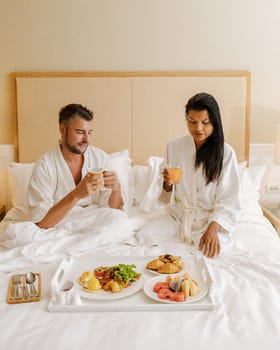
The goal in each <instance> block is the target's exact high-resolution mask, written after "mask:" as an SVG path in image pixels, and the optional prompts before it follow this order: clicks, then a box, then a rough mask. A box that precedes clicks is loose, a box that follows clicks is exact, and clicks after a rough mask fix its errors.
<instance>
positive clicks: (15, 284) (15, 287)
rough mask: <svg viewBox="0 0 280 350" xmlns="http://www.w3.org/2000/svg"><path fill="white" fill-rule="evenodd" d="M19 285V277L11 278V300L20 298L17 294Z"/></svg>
mask: <svg viewBox="0 0 280 350" xmlns="http://www.w3.org/2000/svg"><path fill="white" fill-rule="evenodd" d="M19 284H20V275H14V276H13V293H12V298H13V299H20V298H21V296H20V293H19Z"/></svg>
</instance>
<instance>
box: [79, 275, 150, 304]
mask: <svg viewBox="0 0 280 350" xmlns="http://www.w3.org/2000/svg"><path fill="white" fill-rule="evenodd" d="M142 287H143V278H142V277H140V278H139V279H138V280H137V281H136V282H134V283H133V284H132V285H131V286H129V287H127V288H124V289H123V290H122V291H121V292H118V293H112V292H110V291H105V290H103V289H100V290H98V291H96V292H92V293H89V292H85V291H83V290H80V292H79V294H80V296H81V298H85V299H91V300H116V299H121V298H126V297H128V296H130V295H132V294H135V293H136V292H138V291H139V290H140V289H141V288H142ZM80 288H82V287H80Z"/></svg>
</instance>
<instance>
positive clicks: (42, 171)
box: [27, 145, 111, 223]
mask: <svg viewBox="0 0 280 350" xmlns="http://www.w3.org/2000/svg"><path fill="white" fill-rule="evenodd" d="M108 162H109V156H108V154H107V153H105V152H104V151H102V150H101V149H99V148H96V147H93V146H89V147H88V148H87V150H86V151H85V153H84V164H83V168H82V178H83V177H84V176H85V175H86V174H87V171H88V168H92V167H98V168H103V169H106V167H107V165H108ZM75 187H76V185H75V182H74V179H73V175H72V173H71V171H70V169H69V167H68V165H67V163H66V161H65V159H64V158H63V155H62V152H61V149H60V146H59V145H57V147H56V148H55V149H54V150H52V151H50V152H48V153H46V154H44V155H43V156H42V157H41V158H40V159H39V160H38V162H36V164H35V166H34V170H33V173H32V177H31V181H30V184H29V189H28V195H27V200H28V204H29V208H30V220H31V221H32V222H35V223H36V222H38V221H40V220H42V219H43V218H44V216H45V215H46V214H47V212H48V211H49V209H50V208H51V207H52V206H53V205H54V204H56V203H57V202H59V201H60V200H61V199H62V198H63V197H65V196H66V195H67V194H68V193H69V192H70V191H72V190H73V189H74V188H75ZM110 193H111V191H110V190H104V191H99V192H96V193H94V194H92V195H91V196H89V197H87V198H84V199H81V200H79V201H78V202H77V204H76V205H77V206H81V207H86V206H88V205H90V204H96V206H98V207H107V206H108V198H109V195H110Z"/></svg>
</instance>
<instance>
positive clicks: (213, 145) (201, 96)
mask: <svg viewBox="0 0 280 350" xmlns="http://www.w3.org/2000/svg"><path fill="white" fill-rule="evenodd" d="M190 110H195V111H203V110H207V112H208V116H209V120H210V122H211V124H212V125H213V133H212V135H210V136H209V137H208V139H207V140H206V142H205V143H204V144H203V145H201V147H200V148H199V149H198V151H197V152H196V159H195V168H196V169H197V168H198V167H199V166H200V165H202V169H203V173H204V175H205V178H206V184H209V183H210V182H214V181H217V180H218V179H219V177H220V174H221V171H222V166H223V159H224V132H223V126H222V120H221V114H220V109H219V106H218V103H217V101H216V100H215V98H214V97H213V96H212V95H210V94H207V93H205V92H202V93H198V94H196V95H194V96H193V97H191V98H190V99H189V101H188V103H187V105H186V118H187V116H188V113H189V111H190Z"/></svg>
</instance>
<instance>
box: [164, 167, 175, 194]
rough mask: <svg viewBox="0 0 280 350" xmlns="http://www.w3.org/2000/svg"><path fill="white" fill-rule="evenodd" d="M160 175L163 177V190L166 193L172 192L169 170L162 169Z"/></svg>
mask: <svg viewBox="0 0 280 350" xmlns="http://www.w3.org/2000/svg"><path fill="white" fill-rule="evenodd" d="M162 175H163V189H164V190H165V191H166V192H170V191H172V186H173V183H172V180H171V177H170V169H168V168H164V169H163V172H162Z"/></svg>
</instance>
